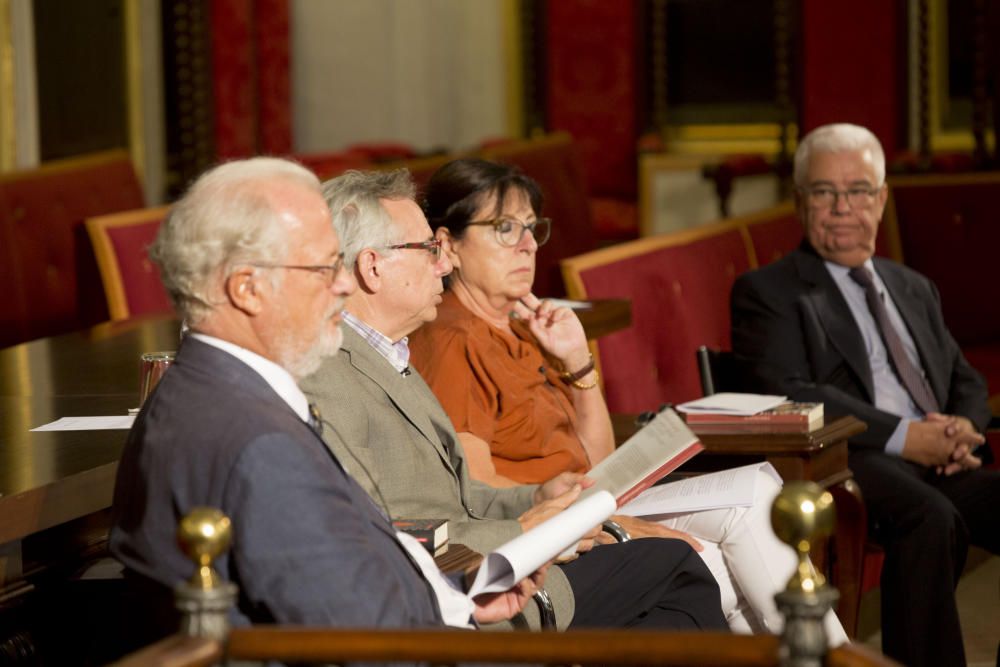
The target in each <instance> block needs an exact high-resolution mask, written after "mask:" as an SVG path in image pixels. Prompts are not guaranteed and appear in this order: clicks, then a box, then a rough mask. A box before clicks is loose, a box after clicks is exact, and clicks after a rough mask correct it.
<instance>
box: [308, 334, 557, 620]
mask: <svg viewBox="0 0 1000 667" xmlns="http://www.w3.org/2000/svg"><path fill="white" fill-rule="evenodd" d="M343 331H344V344H343V347H342V348H341V351H340V353H339V354H338V355H337V356H336V357H333V358H330V359H327V360H326V361H325V362H324V363H323V366H322V367H321V368H320V370H319V371H318V372H317V373H315V374H314V375H313V376H311V377H309V378H306V379H305V380H304V381H303V382H302V389H303V391H305V392H306V394H307V395H308V396H309V398H310V400H311V401H314V402H315V403H316V404H317V406H318V407H319V409H320V412H321V413H322V415H323V422H324V427H325V428H324V437H325V438H326V440H327V444H328V445H329V446H330V448H331V449H332V450H333V452H334V454H335V455H336V456H337V458H338V459H339V460H340V461H341V462H342V463H343V464H344V466H345V467H346V468H347V470H348V472H350V473H351V475H352V476H353V477H354V478H355V479H356V480H357V481H358V482H359V483H360V484H361V486H362V487H364V489H365V490H366V491H368V493H369V494H370V495H371V497H372V498H373V499H374V500H375V502H376V503H378V504H379V505H380V506H381V507H382V509H383V510H384V511H385V512H387V513H388V514H389V516H391V517H393V518H397V519H401V518H408V519H448V521H449V526H448V530H449V536H450V539H451V540H454V541H455V542H457V543H461V544H465V545H466V546H468V547H470V548H472V549H475V550H476V551H479V552H482V553H488V552H489V551H492V550H493V549H494V548H496V547H498V546H500V545H501V544H503V543H504V542H506V541H508V540H510V539H512V538H513V537H516V536H517V535H520V534H521V526H520V524H519V523H518V522H517V517H518V516H520V515H521V514H522V513H523V512H524V511H525V510H527V509H528V508H529V507H531V505H532V496H533V494H534V492H535V489H536V488H537V487H535V486H529V485H525V486H520V487H515V488H512V489H495V488H493V487H491V486H489V485H486V484H483V483H481V482H478V481H475V480H470V479H469V474H468V469H467V466H466V463H465V457H464V454H463V452H462V447H461V445H460V444H459V442H458V436H457V435H456V433H455V429H454V428H453V426H452V423H451V420H450V419H449V418H448V415H446V414H445V412H444V410H442V408H441V405H440V404H439V403H438V401H437V399H436V398H435V397H434V394H433V393H432V392H431V390H430V388H429V387H428V386H427V384H426V383H425V382H424V380H423V378H422V377H420V374H419V373H417V372H416V371H412V370H411V373H410V375H408V376H405V377H404V376H403V375H400V374H399V373H397V372H396V370H395V369H394V368H393V367H392V365H391V364H390V363H389V362H388V361H387V360H386V359H385V358H384V357H382V355H381V354H379V352H378V351H377V350H376V349H375V348H373V347H372V346H371V345H369V344H368V343H367V342H366V341H365V340H364V339H362V338H361V337H360V336H359V335H358V334H357V333H356V332H355V331H354V330H353V329H351V328H350V327H348V326H345V327H343ZM333 433H336V434H337V436H339V437H334V436H332V434H333ZM545 589H546V590H547V591H548V592H549V595H550V596H551V597H552V600H553V604H554V605H555V609H556V620H557V623H558V625H559V627H560V628H564V627H565V626H566V625H568V624H569V621H570V620H571V619H572V617H573V610H574V601H573V593H572V590H571V589H570V586H569V582H568V581H567V580H566V576H565V574H563V572H562V570H560V569H559V568H558V567H554V568H550V569H549V572H548V575H547V577H546V580H545ZM525 616H526V617H527V618H528V620H529V624H530V625H531V626H533V627H538V625H537V618H536V617H535V610H534V606H533V605H528V607H527V609H526V610H525Z"/></svg>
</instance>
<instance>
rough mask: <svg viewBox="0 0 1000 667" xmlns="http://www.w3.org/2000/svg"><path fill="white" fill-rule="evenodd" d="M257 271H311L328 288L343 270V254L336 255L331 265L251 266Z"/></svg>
mask: <svg viewBox="0 0 1000 667" xmlns="http://www.w3.org/2000/svg"><path fill="white" fill-rule="evenodd" d="M251 266H255V267H257V268H259V269H288V270H291V271H311V272H313V273H317V274H319V275H320V277H322V278H323V280H324V281H326V284H327V286H328V287H330V286H333V283H334V282H335V281H336V280H337V276H339V275H340V271H341V270H342V269H343V268H344V253H340V254H338V255H337V260H336V261H335V262H334V263H333V264H251Z"/></svg>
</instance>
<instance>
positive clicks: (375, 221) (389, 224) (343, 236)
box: [323, 169, 417, 268]
mask: <svg viewBox="0 0 1000 667" xmlns="http://www.w3.org/2000/svg"><path fill="white" fill-rule="evenodd" d="M416 194H417V189H416V186H414V184H413V179H412V178H411V177H410V172H409V171H407V170H406V169H396V170H394V171H357V170H354V169H352V170H350V171H346V172H344V173H343V174H341V175H340V176H337V177H336V178H332V179H330V180H329V181H327V182H325V183H324V184H323V197H324V198H325V199H326V203H327V205H328V206H329V207H330V214H331V215H332V216H333V226H334V228H335V229H336V230H337V236H338V237H339V238H340V249H341V251H342V252H343V253H344V263H345V264H346V265H347V266H348V267H349V268H353V267H354V262H355V260H356V259H357V258H358V254H359V253H360V252H361V251H362V250H364V249H365V248H385V247H386V246H390V245H392V244H394V243H399V242H401V241H402V233H403V232H402V230H400V229H398V228H397V226H396V225H395V224H393V221H392V218H391V217H390V216H389V214H388V213H387V212H386V210H385V209H384V208H383V207H382V202H381V201H379V200H381V199H413V198H414V197H415V196H416Z"/></svg>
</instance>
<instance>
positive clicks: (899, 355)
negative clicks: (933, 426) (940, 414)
mask: <svg viewBox="0 0 1000 667" xmlns="http://www.w3.org/2000/svg"><path fill="white" fill-rule="evenodd" d="M849 275H850V276H851V280H853V281H854V282H856V283H857V284H859V285H861V286H862V287H863V288H864V289H865V301H867V302H868V310H870V311H871V314H872V317H874V318H875V323H876V324H877V325H878V328H879V331H880V332H881V333H882V341H883V342H884V343H885V347H886V350H887V351H888V352H889V360H890V361H891V362H892V368H893V370H895V371H896V375H897V376H898V377H899V379H900V380H901V381H902V383H903V386H904V387H906V391H908V392H909V394H910V396H911V397H912V398H913V402H914V403H916V404H917V407H919V408H920V409H921V410H923V411H924V413H928V412H937V411H938V409H939V408H938V402H937V399H936V398H935V397H934V392H933V391H931V387H930V385H929V384H928V383H927V378H925V377H924V374H923V373H921V372H920V369H919V368H917V367H916V366H914V365H913V362H912V361H910V357H909V356H908V355H907V354H906V348H905V347H903V340H902V339H901V338H900V337H899V332H898V331H896V327H894V326H893V325H892V322H891V321H890V320H889V311H888V310H886V307H885V303H883V302H882V297H881V295H880V294H879V293H878V288H876V287H875V281H874V280H873V279H872V275H871V272H869V271H868V269H867V268H865V267H863V266H856V267H854V268H853V269H851V270H850V273H849Z"/></svg>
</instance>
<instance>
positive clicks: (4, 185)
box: [0, 151, 143, 345]
mask: <svg viewBox="0 0 1000 667" xmlns="http://www.w3.org/2000/svg"><path fill="white" fill-rule="evenodd" d="M142 206H143V195H142V191H141V190H140V188H139V183H138V180H137V179H136V177H135V172H134V171H133V169H132V163H131V161H130V159H129V157H128V154H127V153H125V152H124V151H113V152H110V153H102V154H99V155H95V156H91V157H87V158H75V159H71V160H64V161H59V162H53V163H50V164H48V165H45V166H43V167H41V168H39V169H34V170H30V171H25V172H17V173H12V174H8V175H5V176H3V177H0V214H2V215H3V219H2V220H0V224H2V225H4V226H5V227H7V230H6V234H5V235H4V236H5V237H6V239H9V243H10V244H11V247H12V248H14V249H15V252H14V257H13V259H12V261H11V262H10V264H9V265H5V266H2V267H0V282H2V284H3V285H4V290H5V292H6V293H7V294H8V297H6V298H5V299H4V300H3V305H2V306H0V345H12V344H14V343H17V342H21V341H25V340H30V339H33V338H39V337H43V336H49V335H54V334H58V333H63V332H66V331H70V330H73V329H76V328H79V327H81V326H86V325H90V324H94V323H96V322H99V321H101V320H104V319H107V308H106V305H105V299H104V292H103V290H102V289H101V282H100V278H99V276H98V273H97V266H96V263H95V261H94V255H93V252H92V250H91V247H90V243H89V241H88V239H87V235H86V232H85V230H84V228H83V221H84V219H85V218H88V217H91V216H96V215H100V214H103V213H111V212H115V211H123V210H128V209H133V208H141V207H142ZM0 238H3V237H0ZM6 239H5V240H6ZM10 302H13V303H14V304H20V306H14V307H12V308H11V310H10V311H9V310H8V305H7V304H8V303H10ZM15 308H16V310H15Z"/></svg>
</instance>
